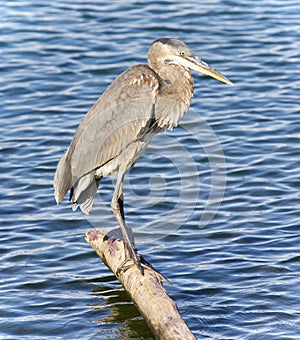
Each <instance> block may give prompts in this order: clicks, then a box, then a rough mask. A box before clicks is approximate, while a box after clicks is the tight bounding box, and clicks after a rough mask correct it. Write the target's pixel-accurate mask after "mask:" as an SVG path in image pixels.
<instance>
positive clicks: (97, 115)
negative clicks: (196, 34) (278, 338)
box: [54, 65, 193, 213]
mask: <svg viewBox="0 0 300 340" xmlns="http://www.w3.org/2000/svg"><path fill="white" fill-rule="evenodd" d="M170 67H172V73H171V74H168V68H170ZM162 77H163V78H162ZM187 87H188V88H189V90H185V89H186V88H187ZM192 89H193V80H192V76H191V74H190V72H189V71H188V70H187V69H181V68H179V67H178V66H176V65H174V66H167V65H166V66H165V67H164V68H163V69H162V70H161V75H158V74H157V73H156V72H155V71H154V70H152V69H151V68H150V67H149V66H148V65H136V66H132V67H130V68H129V69H128V70H126V71H125V72H123V73H122V74H121V75H119V76H118V77H117V78H116V79H115V81H114V82H113V83H112V84H111V85H110V86H109V87H108V88H107V90H106V91H105V92H104V93H103V95H102V96H101V97H100V98H99V99H98V100H97V101H96V103H95V104H94V105H93V107H92V108H91V109H90V110H89V112H88V113H87V115H86V116H85V117H84V119H83V120H82V122H81V123H80V125H79V126H78V128H77V130H76V133H75V135H74V138H73V140H72V142H71V145H70V147H69V149H68V150H67V152H66V154H65V155H64V156H63V157H62V159H61V161H60V163H59V165H58V167H57V172H56V175H55V179H54V188H55V197H56V200H57V202H60V201H61V200H62V199H63V197H64V196H65V195H66V193H67V191H68V190H70V189H71V195H70V200H71V201H72V203H73V209H75V208H76V207H77V206H78V205H79V206H80V207H81V209H82V211H83V212H84V213H88V212H89V211H90V209H91V207H92V203H93V197H94V195H95V194H96V191H97V188H98V185H99V183H100V178H101V177H103V176H110V175H114V174H116V173H117V172H118V170H119V166H120V164H122V165H123V167H124V168H125V171H127V170H129V169H130V168H131V167H132V165H133V164H134V163H135V161H136V160H137V158H139V157H140V155H141V154H142V152H143V151H144V150H145V148H146V147H147V145H148V143H149V142H150V140H151V138H152V136H153V134H154V133H157V132H158V131H159V130H161V129H172V128H173V127H175V126H177V125H178V122H179V120H180V118H181V117H182V116H183V114H184V113H185V112H186V111H187V109H188V107H189V102H190V99H191V97H192V94H193V90H192ZM174 90H175V91H174ZM178 92H179V93H180V98H179V97H178ZM142 136H143V138H141V137H142Z"/></svg>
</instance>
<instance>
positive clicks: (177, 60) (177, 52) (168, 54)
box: [148, 38, 233, 85]
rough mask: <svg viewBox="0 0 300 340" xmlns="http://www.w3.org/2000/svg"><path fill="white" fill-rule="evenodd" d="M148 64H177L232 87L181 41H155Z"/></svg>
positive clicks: (168, 39) (227, 80)
mask: <svg viewBox="0 0 300 340" xmlns="http://www.w3.org/2000/svg"><path fill="white" fill-rule="evenodd" d="M148 59H149V64H150V66H151V64H152V65H153V64H155V62H158V63H160V64H170V65H171V64H173V65H174V64H177V65H180V66H184V67H186V68H189V69H192V70H195V71H198V72H200V73H204V74H206V75H209V76H211V77H213V78H215V79H217V80H219V81H221V82H223V83H226V84H229V85H233V83H232V82H231V81H230V80H229V79H227V78H226V77H225V76H224V75H223V74H221V73H220V72H218V71H217V70H215V69H214V68H213V67H211V66H209V65H208V64H207V63H205V62H204V61H203V60H201V59H200V58H198V57H197V56H196V54H195V53H194V52H193V51H192V50H191V49H190V48H189V47H188V46H187V45H186V44H185V43H184V42H183V41H181V40H178V39H173V38H162V39H158V40H155V41H154V42H153V43H152V45H151V47H150V50H149V53H148Z"/></svg>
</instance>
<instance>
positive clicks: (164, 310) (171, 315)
mask: <svg viewBox="0 0 300 340" xmlns="http://www.w3.org/2000/svg"><path fill="white" fill-rule="evenodd" d="M128 229H129V228H128ZM128 232H129V234H130V238H131V240H133V234H132V232H131V229H129V230H128ZM121 239H122V237H121V232H120V229H119V228H113V229H110V230H109V231H108V230H107V229H90V230H88V231H87V233H86V241H87V242H88V244H89V245H90V246H91V247H92V248H93V249H94V250H95V252H96V253H97V255H98V256H99V257H100V258H101V259H102V261H103V262H104V263H105V264H106V266H107V267H108V268H109V269H110V270H111V271H112V272H113V273H114V274H115V275H116V277H117V278H118V279H119V281H120V282H121V283H122V285H123V287H124V288H125V290H126V292H127V293H128V295H129V296H130V297H131V299H132V301H133V302H134V304H135V305H136V307H137V308H138V309H139V311H140V313H141V314H142V315H143V317H144V318H145V320H146V322H147V324H148V325H149V327H150V329H151V330H152V332H153V334H154V336H155V337H156V339H164V340H176V339H178V340H182V339H185V340H195V339H196V338H195V336H194V335H193V334H192V332H191V331H190V329H189V328H188V326H187V324H186V323H185V321H184V320H183V319H182V317H181V316H180V314H179V312H178V309H177V307H176V304H175V302H174V301H173V300H172V299H171V298H170V297H169V296H168V294H167V292H166V290H165V289H164V287H163V285H162V279H163V277H162V275H161V274H160V273H158V272H157V271H155V270H154V269H153V268H152V267H151V265H150V264H149V265H146V266H145V268H144V275H143V274H142V273H141V272H140V270H139V269H138V268H137V267H136V266H135V265H132V266H128V269H126V270H120V271H118V268H119V267H120V265H121V264H122V263H123V262H124V260H125V250H124V244H123V241H122V240H121Z"/></svg>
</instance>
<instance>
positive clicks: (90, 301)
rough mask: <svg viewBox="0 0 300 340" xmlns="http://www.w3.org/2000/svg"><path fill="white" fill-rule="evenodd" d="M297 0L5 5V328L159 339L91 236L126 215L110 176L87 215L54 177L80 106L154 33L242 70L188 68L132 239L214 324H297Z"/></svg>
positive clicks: (131, 191) (140, 177) (138, 172)
mask: <svg viewBox="0 0 300 340" xmlns="http://www.w3.org/2000/svg"><path fill="white" fill-rule="evenodd" d="M299 10H300V5H299V4H298V3H296V2H293V1H291V0H288V1H285V2H282V1H266V2H258V1H252V2H245V1H244V2H243V1H242V2H239V3H234V2H232V1H231V2H230V1H204V2H201V4H199V2H197V1H190V2H188V3H187V2H180V1H168V2H159V1H158V2H154V3H151V4H142V3H139V2H128V3H123V2H119V1H117V2H114V3H112V4H103V3H101V2H99V1H96V0H94V1H89V2H88V3H86V2H81V1H68V0H64V1H60V2H59V3H58V2H56V3H47V4H46V3H33V2H31V1H26V0H24V1H18V2H5V3H3V4H2V5H1V13H2V21H1V32H2V35H1V37H0V39H1V40H0V44H1V50H2V53H1V54H0V62H1V66H0V89H1V91H0V93H1V96H2V98H1V103H2V111H1V115H0V123H1V124H0V136H1V144H0V155H1V164H0V167H1V184H0V186H1V191H0V195H1V198H2V200H1V208H0V209H1V236H0V238H1V248H0V254H1V262H0V270H1V282H0V292H1V298H0V299H1V307H0V326H1V327H0V337H1V338H3V339H16V338H30V339H35V338H36V339H42V338H47V339H48V338H50V339H51V338H53V339H58V338H76V339H77V338H78V339H79V338H80V339H90V338H94V337H95V336H96V337H98V338H101V339H102V338H103V339H109V338H111V339H115V338H118V339H126V338H127V339H128V338H131V339H151V338H152V335H151V332H150V330H149V329H148V328H147V327H146V325H145V322H144V320H143V319H142V318H141V317H140V316H139V313H138V312H137V310H136V309H135V307H134V306H133V305H132V304H131V303H130V301H129V299H128V297H127V296H126V294H125V293H124V291H123V289H122V287H121V285H120V284H119V283H118V282H117V281H116V280H115V279H114V278H113V277H112V276H111V275H110V272H109V271H108V270H107V269H106V268H105V266H104V265H103V264H102V263H101V262H100V260H99V259H98V258H97V256H96V255H95V254H94V252H93V251H92V250H91V249H90V248H89V246H88V245H87V244H86V243H85V241H84V234H85V231H86V230H87V229H89V228H91V227H95V226H96V227H106V226H113V225H115V224H116V222H115V220H114V217H113V215H112V214H111V212H110V207H109V202H110V199H111V195H112V190H113V183H112V180H111V179H104V180H103V181H102V183H101V186H100V190H99V194H98V196H97V202H96V206H95V209H94V210H93V212H92V214H91V215H90V216H89V218H88V219H86V218H85V217H84V216H83V215H82V214H81V213H80V212H76V213H73V212H72V211H71V209H70V206H69V203H68V202H67V200H65V201H64V202H63V203H62V204H61V205H60V206H56V204H55V201H54V198H53V189H52V179H53V175H54V171H55V168H56V165H57V162H58V160H59V158H60V156H61V155H62V153H63V152H64V151H65V149H66V148H67V146H68V145H69V142H70V140H71V137H72V135H73V133H74V130H75V128H76V126H77V125H78V123H79V122H80V120H81V119H82V117H83V115H84V114H85V113H86V112H87V110H88V109H89V108H90V106H91V105H92V104H93V103H94V101H95V100H96V99H97V97H98V96H99V95H100V94H101V93H102V92H103V90H104V89H105V88H106V87H107V86H108V85H109V84H110V83H111V81H112V80H113V79H114V78H115V77H116V76H117V75H118V74H119V73H120V72H122V71H123V70H125V69H126V68H127V67H128V66H130V65H133V64H135V63H143V62H145V60H146V53H147V49H148V46H149V44H150V43H151V42H152V41H153V40H155V39H157V38H159V37H165V36H173V37H176V38H179V39H182V40H185V41H186V42H187V43H188V44H189V45H190V46H191V48H192V49H193V50H194V51H195V52H197V53H198V54H199V56H200V57H201V58H203V59H204V60H206V61H207V62H209V63H210V64H212V65H213V66H214V67H216V68H217V69H219V70H220V71H221V72H222V73H224V74H226V75H227V76H228V77H229V78H230V79H231V80H232V81H234V82H235V84H236V85H235V86H234V87H227V86H225V85H222V84H219V83H218V82H216V81H214V80H213V79H210V78H208V77H206V76H199V75H195V95H194V98H193V101H192V106H191V110H190V112H189V113H188V114H187V115H186V116H185V117H184V118H183V120H182V122H181V124H180V126H179V127H178V128H177V129H174V130H173V131H172V132H167V133H162V134H160V135H158V136H156V137H155V138H154V139H153V141H152V143H151V144H150V146H149V148H148V150H147V151H146V153H145V154H144V155H143V157H142V158H141V159H140V160H139V161H138V163H137V164H136V166H135V168H134V169H133V170H132V171H131V172H130V173H129V174H128V176H127V177H126V182H125V199H126V215H127V219H128V223H129V224H130V226H131V227H132V228H133V230H134V232H135V237H136V243H137V247H138V248H139V250H140V252H141V253H142V254H143V255H144V256H145V257H146V259H147V260H149V261H150V262H151V263H153V265H154V266H155V267H157V268H158V269H159V270H160V271H161V272H162V273H163V274H164V275H165V276H166V277H167V278H168V279H170V280H171V282H172V283H173V286H171V287H169V288H168V291H169V293H170V295H171V296H172V297H173V298H174V299H175V300H176V302H177V304H178V306H179V309H180V311H181V313H182V315H183V317H184V319H185V320H186V321H187V323H188V324H189V326H190V328H191V329H192V331H193V332H194V333H195V335H196V336H197V337H199V338H204V339H243V340H244V339H254V338H255V339H266V338H271V339H287V338H289V339H297V338H298V337H299V334H300V327H299V324H300V322H299V321H300V320H299V310H298V306H299V304H300V301H299V298H298V296H299V294H298V291H299V275H298V272H299V255H298V254H299V247H298V245H299V223H298V219H299V218H298V207H299V188H300V182H299V147H298V146H299V131H300V123H299V121H300V120H299V105H298V101H299V100H298V97H299V94H298V92H299V91H297V89H298V88H299V80H298V79H299V77H297V75H298V73H299V72H298V69H299V49H300V46H299V45H300V42H299V39H298V32H299V29H300V27H299V22H300V18H299V14H298V13H300V12H299Z"/></svg>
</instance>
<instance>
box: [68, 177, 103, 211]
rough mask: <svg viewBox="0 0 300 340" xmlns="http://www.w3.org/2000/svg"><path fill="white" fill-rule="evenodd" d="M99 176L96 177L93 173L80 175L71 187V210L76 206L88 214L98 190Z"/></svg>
mask: <svg viewBox="0 0 300 340" xmlns="http://www.w3.org/2000/svg"><path fill="white" fill-rule="evenodd" d="M100 180H101V178H96V177H95V176H94V174H93V173H90V174H87V175H85V176H83V177H81V178H80V179H79V180H78V181H77V182H76V183H75V184H74V185H73V186H72V188H71V191H70V201H71V202H72V210H73V211H75V210H76V209H77V208H78V206H79V207H80V209H81V211H82V212H83V213H84V214H86V215H88V214H89V212H90V210H91V209H92V206H93V203H94V198H95V195H96V192H97V190H98V187H99V184H100Z"/></svg>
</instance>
